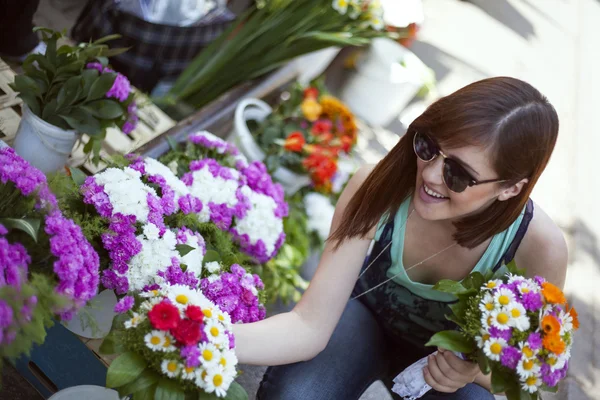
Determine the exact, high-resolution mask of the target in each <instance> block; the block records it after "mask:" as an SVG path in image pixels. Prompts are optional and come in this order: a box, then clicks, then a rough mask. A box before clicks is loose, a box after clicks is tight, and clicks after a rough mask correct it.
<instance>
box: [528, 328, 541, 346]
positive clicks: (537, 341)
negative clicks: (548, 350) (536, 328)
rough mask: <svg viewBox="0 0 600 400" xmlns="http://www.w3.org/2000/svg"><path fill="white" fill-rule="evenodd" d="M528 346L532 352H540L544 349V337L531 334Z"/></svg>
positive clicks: (535, 333)
mask: <svg viewBox="0 0 600 400" xmlns="http://www.w3.org/2000/svg"><path fill="white" fill-rule="evenodd" d="M527 344H528V345H529V348H530V349H531V350H540V349H541V348H542V335H540V334H539V333H537V332H534V333H530V334H529V337H528V338H527Z"/></svg>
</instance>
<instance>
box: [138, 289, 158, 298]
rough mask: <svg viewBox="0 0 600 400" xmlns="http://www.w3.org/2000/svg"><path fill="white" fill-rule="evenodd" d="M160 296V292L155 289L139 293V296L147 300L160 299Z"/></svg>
mask: <svg viewBox="0 0 600 400" xmlns="http://www.w3.org/2000/svg"><path fill="white" fill-rule="evenodd" d="M160 294H161V293H160V290H158V289H154V290H148V291H147V292H141V293H139V296H140V297H143V298H146V299H147V298H153V297H158V296H160Z"/></svg>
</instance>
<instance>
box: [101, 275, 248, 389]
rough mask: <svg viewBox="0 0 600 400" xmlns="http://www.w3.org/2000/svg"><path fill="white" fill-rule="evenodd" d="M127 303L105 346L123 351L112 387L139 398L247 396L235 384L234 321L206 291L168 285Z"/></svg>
mask: <svg viewBox="0 0 600 400" xmlns="http://www.w3.org/2000/svg"><path fill="white" fill-rule="evenodd" d="M127 303H128V304H124V305H123V308H122V309H121V310H120V311H122V312H123V314H122V315H120V316H118V317H117V318H115V320H114V321H113V328H112V330H111V332H110V334H109V335H108V336H107V337H106V339H105V340H104V342H103V343H102V346H101V348H100V351H102V352H103V353H106V354H110V353H115V352H119V353H122V354H121V355H120V356H119V357H118V358H117V359H115V360H114V361H113V362H112V363H111V365H110V367H109V368H108V373H107V376H106V383H107V386H108V387H113V388H117V390H118V391H119V393H120V394H121V395H123V396H124V395H128V394H133V396H134V398H140V399H167V398H168V399H183V398H186V399H187V398H194V399H197V398H200V399H206V400H209V399H216V398H219V397H225V396H227V399H232V400H242V399H247V398H248V395H247V394H246V392H245V391H244V389H243V388H242V387H241V386H240V385H238V384H237V383H235V382H234V378H235V377H236V375H237V369H236V365H237V362H238V361H237V358H236V356H235V353H234V348H235V342H234V337H233V334H232V332H231V328H232V325H231V318H230V316H229V314H227V313H225V312H223V311H222V309H221V308H220V307H218V306H216V305H215V304H214V303H213V302H211V301H210V300H208V299H207V298H206V297H205V296H204V295H203V294H202V292H200V291H199V290H194V289H190V288H189V287H188V286H184V285H173V286H170V285H164V286H162V287H161V288H160V289H156V290H151V291H148V292H144V293H141V294H140V295H139V297H138V298H137V301H135V304H134V301H133V299H131V298H130V300H129V301H128V302H127ZM198 396H199V397H198Z"/></svg>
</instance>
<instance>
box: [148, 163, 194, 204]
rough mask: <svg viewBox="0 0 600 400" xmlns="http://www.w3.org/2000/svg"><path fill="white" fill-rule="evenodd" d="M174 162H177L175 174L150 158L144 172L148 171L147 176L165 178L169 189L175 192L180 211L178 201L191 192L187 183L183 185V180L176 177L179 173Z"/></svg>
mask: <svg viewBox="0 0 600 400" xmlns="http://www.w3.org/2000/svg"><path fill="white" fill-rule="evenodd" d="M173 162H175V172H173V171H172V170H171V168H170V167H167V166H166V165H164V164H163V163H161V162H160V161H157V160H155V159H153V158H150V157H148V158H145V159H144V170H145V171H146V175H160V176H162V177H163V178H165V182H166V183H167V185H169V187H170V188H171V189H173V191H174V192H175V207H177V209H179V208H178V206H177V200H179V198H180V197H183V196H185V195H187V194H189V193H190V190H189V189H188V187H187V186H186V185H185V183H183V182H182V181H181V179H179V178H178V177H177V176H176V175H175V174H176V173H177V172H176V171H177V162H176V161H173ZM169 165H170V164H169Z"/></svg>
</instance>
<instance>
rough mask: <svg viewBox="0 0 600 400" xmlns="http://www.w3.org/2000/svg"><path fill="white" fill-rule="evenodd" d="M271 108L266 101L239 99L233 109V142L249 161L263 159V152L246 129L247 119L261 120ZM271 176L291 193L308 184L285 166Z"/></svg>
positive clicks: (307, 179)
mask: <svg viewBox="0 0 600 400" xmlns="http://www.w3.org/2000/svg"><path fill="white" fill-rule="evenodd" d="M272 111H273V109H272V108H271V106H269V105H268V104H267V103H265V102H264V101H262V100H259V99H252V98H251V99H244V100H242V101H240V103H239V104H238V106H237V108H236V110H235V119H234V135H235V144H236V145H237V146H238V148H239V149H240V150H241V152H242V153H243V154H244V155H245V156H246V157H247V158H248V160H250V161H263V160H264V159H265V153H264V152H263V151H262V149H261V148H260V146H259V145H258V144H257V143H256V142H255V141H254V138H253V137H252V133H251V132H250V130H249V129H248V124H247V121H249V120H255V121H257V122H262V121H264V120H265V118H267V116H269V114H271V112H272ZM273 178H275V180H276V181H277V182H279V183H281V185H282V186H283V189H284V190H285V193H286V194H288V195H292V194H294V193H296V192H297V191H298V190H299V189H301V188H303V187H305V186H308V185H310V182H311V180H310V178H309V177H308V176H306V175H299V174H296V173H295V172H292V171H290V170H289V169H287V168H284V167H279V168H277V170H276V171H275V172H274V173H273Z"/></svg>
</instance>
